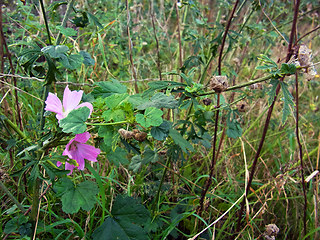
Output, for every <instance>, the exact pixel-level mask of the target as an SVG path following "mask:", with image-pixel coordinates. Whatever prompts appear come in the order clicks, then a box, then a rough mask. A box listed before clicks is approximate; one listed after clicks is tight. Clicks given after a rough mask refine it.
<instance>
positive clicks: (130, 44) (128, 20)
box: [126, 0, 139, 93]
mask: <svg viewBox="0 0 320 240" xmlns="http://www.w3.org/2000/svg"><path fill="white" fill-rule="evenodd" d="M126 7H127V34H128V46H129V57H130V63H131V68H132V76H133V79H134V89H135V91H136V93H139V89H138V79H137V72H136V69H135V67H134V64H133V57H132V40H131V37H130V28H129V24H130V11H129V2H128V0H126Z"/></svg>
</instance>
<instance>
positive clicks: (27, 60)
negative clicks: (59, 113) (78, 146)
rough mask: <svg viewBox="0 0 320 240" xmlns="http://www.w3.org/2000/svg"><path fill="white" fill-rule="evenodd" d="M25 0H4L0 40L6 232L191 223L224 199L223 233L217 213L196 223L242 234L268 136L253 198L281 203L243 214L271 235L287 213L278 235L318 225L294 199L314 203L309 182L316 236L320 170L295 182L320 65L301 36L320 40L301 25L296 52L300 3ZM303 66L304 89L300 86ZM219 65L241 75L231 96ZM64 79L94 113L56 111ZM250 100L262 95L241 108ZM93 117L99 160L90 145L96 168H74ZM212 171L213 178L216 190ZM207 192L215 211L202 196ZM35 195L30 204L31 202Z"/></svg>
mask: <svg viewBox="0 0 320 240" xmlns="http://www.w3.org/2000/svg"><path fill="white" fill-rule="evenodd" d="M11 2H12V3H11ZM11 2H10V1H5V2H4V4H5V7H4V8H3V24H2V28H3V29H2V30H3V32H4V39H3V40H5V42H4V41H1V42H2V43H1V44H2V45H3V46H2V47H3V54H2V55H1V54H0V55H1V56H2V59H1V60H2V70H1V71H2V72H1V73H2V75H1V84H2V85H3V88H2V90H3V91H2V92H1V93H0V95H1V96H0V98H1V109H2V112H1V117H0V127H1V129H3V131H2V132H1V134H0V159H1V160H0V161H1V162H0V164H1V173H0V175H1V177H2V178H1V180H2V181H1V183H3V184H4V185H5V186H7V188H8V189H9V190H8V191H3V193H4V194H3V195H2V198H1V201H2V202H3V204H4V205H3V206H4V207H3V208H2V212H1V218H0V224H1V226H5V227H3V228H2V229H1V230H2V231H3V232H2V233H0V234H2V235H1V237H2V238H5V237H6V234H11V235H10V236H8V237H7V238H8V239H9V238H21V239H29V238H31V236H33V232H32V231H33V225H31V223H34V222H37V223H38V224H37V232H36V234H35V235H36V238H37V239H77V238H79V239H80V238H88V239H98V240H99V239H117V238H118V239H189V238H193V237H194V236H195V234H197V233H199V232H200V231H201V230H203V226H208V225H209V224H210V223H212V222H213V221H214V220H216V219H218V218H219V217H221V216H222V215H221V214H222V213H225V212H226V211H228V214H226V215H224V217H223V218H222V219H220V220H219V221H218V222H217V223H216V224H214V233H212V231H211V229H212V228H209V229H208V230H207V231H205V232H204V233H202V234H201V236H198V238H203V239H212V238H214V236H215V238H217V239H224V238H232V236H231V235H230V234H231V233H234V232H235V230H236V223H237V219H236V218H237V217H236V216H239V215H240V214H239V207H240V202H239V201H240V199H241V197H242V193H243V191H244V190H245V187H246V186H247V185H246V184H245V182H244V177H245V176H247V169H246V167H244V159H247V165H248V166H247V168H248V171H252V169H253V168H252V167H253V165H252V160H253V159H254V156H256V151H257V149H258V146H259V144H260V141H263V147H262V148H261V152H260V154H259V155H260V156H261V158H258V159H259V160H258V162H257V164H256V165H255V172H254V174H253V175H252V176H254V179H253V181H252V184H251V186H250V189H249V192H248V196H247V200H248V205H250V208H251V210H252V209H253V210H254V209H260V206H259V205H263V204H265V203H266V202H268V212H267V213H266V212H263V211H262V212H261V213H260V214H261V216H260V218H254V217H253V214H252V213H253V212H252V211H251V212H250V211H249V212H248V213H249V215H248V224H250V226H251V227H250V228H247V227H243V226H241V229H240V230H239V231H240V235H239V236H238V238H239V239H255V238H259V236H260V237H261V236H263V235H264V231H265V226H266V225H268V224H270V223H276V224H277V225H278V227H279V228H280V229H281V231H280V232H279V233H278V236H276V238H277V239H278V238H279V239H306V238H307V237H306V236H303V235H304V234H303V230H302V228H303V227H302V226H303V222H302V221H303V220H302V218H303V217H302V212H303V211H295V209H303V208H302V205H303V204H304V203H303V201H304V199H303V197H302V195H303V192H304V189H305V191H306V193H307V195H306V197H307V200H308V209H307V212H306V213H307V216H309V218H308V219H307V221H306V224H307V230H308V234H307V236H308V235H309V237H310V238H317V235H316V233H317V231H318V229H317V228H316V227H315V226H316V224H315V223H316V220H315V219H316V216H315V215H314V214H315V212H316V211H312V209H315V206H313V205H312V204H313V202H314V201H313V199H314V198H316V196H315V194H314V192H315V191H314V189H315V188H316V187H317V186H318V180H317V178H316V177H313V178H310V181H309V182H308V183H307V184H308V186H307V187H306V188H303V187H302V186H301V184H297V183H299V182H301V175H300V173H299V171H300V170H301V167H299V164H300V162H302V160H305V159H308V166H309V168H305V169H303V170H304V171H303V173H305V174H306V176H312V174H313V173H312V171H310V169H316V161H314V159H316V158H315V157H314V156H316V155H315V154H316V153H317V152H318V145H317V143H318V140H317V139H316V138H315V137H316V136H318V135H319V133H318V129H319V128H320V126H319V123H320V122H319V121H318V120H319V116H318V112H317V106H319V99H318V98H317V96H318V95H319V94H318V91H319V89H318V88H319V84H318V78H317V76H318V75H315V76H316V78H315V80H312V79H311V81H309V82H307V81H305V78H307V79H308V80H309V77H310V75H312V73H313V71H311V70H312V69H311V68H309V69H301V68H300V67H298V68H297V67H296V66H295V65H294V64H293V63H295V61H296V60H300V61H301V60H304V59H305V58H306V59H309V60H310V61H312V62H314V63H316V62H319V56H318V55H317V54H314V56H313V57H312V58H311V53H309V52H308V50H304V52H303V54H304V55H301V53H300V55H299V52H297V50H298V46H299V44H303V43H304V44H306V46H308V47H311V46H312V49H317V48H319V41H318V37H317V32H316V31H315V32H310V33H309V34H307V35H304V34H305V33H306V32H305V29H304V28H303V27H302V28H301V27H299V28H295V29H297V32H296V34H295V35H297V36H299V37H301V36H302V39H301V40H300V41H299V42H298V43H294V42H293V45H294V49H292V50H293V51H292V53H293V55H292V57H291V59H290V61H289V62H288V63H285V62H284V61H285V59H286V55H287V49H288V47H287V44H288V42H289V36H290V34H291V32H290V31H291V29H292V25H291V24H292V22H293V21H292V20H293V13H294V12H293V11H291V10H292V9H293V3H291V2H290V3H289V1H242V2H241V5H240V6H238V7H237V8H236V16H233V18H230V17H231V16H230V13H231V11H232V9H233V6H234V5H233V4H234V3H232V1H210V4H203V3H204V1H180V2H181V6H178V8H177V11H175V5H174V4H176V3H174V1H153V3H152V4H145V3H146V1H141V0H137V1H128V12H127V6H126V5H125V4H124V1H115V0H109V1H105V0H98V1H95V2H94V4H90V3H89V4H88V3H87V1H71V0H70V1H51V2H52V3H51V4H50V6H47V2H45V5H44V7H45V9H44V11H42V9H41V6H40V5H39V6H37V4H38V3H35V4H30V2H28V1H26V4H25V5H24V4H23V2H24V1H19V0H18V1H11ZM262 9H263V10H264V12H265V14H263V13H262V12H261V11H262ZM317 9H318V2H317V1H305V2H303V1H301V3H300V8H299V12H300V13H301V12H303V14H300V15H299V18H298V19H297V22H298V26H300V25H301V26H303V25H306V26H307V25H310V26H312V25H314V24H316V20H315V18H314V13H315V12H316V10H317ZM42 12H45V13H46V15H43V13H42ZM148 16H151V17H148ZM266 16H268V19H267V18H266ZM228 19H232V21H231V25H230V29H229V31H228V32H227V34H226V35H225V33H226V26H227V21H228ZM43 20H47V21H46V22H47V23H48V25H47V24H46V22H44V21H43ZM65 20H66V21H65ZM177 23H179V24H180V32H179V29H178V28H177ZM271 23H272V24H271ZM129 33H130V34H129ZM129 35H130V36H129ZM280 35H281V36H280ZM224 36H226V38H225V40H226V42H225V45H224V46H223V44H222V40H223V37H224ZM4 43H6V45H4ZM52 43H53V44H52ZM302 46H303V45H302ZM6 47H8V50H9V51H7V48H6ZM220 50H222V52H221V53H222V55H221V56H220ZM260 53H261V54H260ZM314 53H315V52H314ZM220 57H221V58H220ZM220 60H221V62H220ZM220 67H221V69H220ZM314 69H317V70H318V65H317V64H314ZM218 73H219V74H218ZM295 74H297V76H298V83H299V92H298V96H299V99H293V97H292V95H291V93H292V92H294V91H295V90H294V89H293V90H291V89H290V88H291V86H294V79H293V78H292V77H290V76H291V75H295ZM13 75H14V76H13ZM217 75H223V76H227V79H228V85H229V87H228V89H227V91H225V92H222V93H221V94H220V98H219V99H220V102H219V103H218V102H217V101H218V98H217V95H216V92H215V91H214V82H213V81H212V80H213V78H212V77H213V76H217ZM116 79H117V80H116ZM267 81H269V82H267ZM253 83H255V84H254V85H253ZM66 85H69V87H70V86H72V88H73V89H77V90H80V89H81V90H83V91H84V95H83V99H82V101H86V102H90V103H92V105H93V112H92V113H91V115H90V118H88V116H89V109H88V108H86V107H84V108H79V109H75V110H73V111H71V112H69V113H68V116H67V117H66V118H64V119H62V120H60V121H59V122H58V121H57V119H56V117H55V114H49V113H48V112H45V113H44V114H43V111H42V110H43V108H44V106H45V104H46V103H45V100H46V99H45V97H46V94H47V92H51V93H55V94H57V95H58V96H60V95H61V93H62V92H63V89H64V88H65V86H66ZM289 86H290V87H289ZM137 90H138V91H137ZM302 92H303V94H301V93H302ZM297 100H299V101H300V102H299V106H301V107H300V108H299V114H300V118H299V119H300V123H299V126H298V127H299V132H300V133H299V134H300V135H299V136H308V137H307V138H303V139H304V147H303V150H306V151H307V152H308V154H307V155H306V156H305V155H303V159H295V156H299V154H296V153H297V152H298V151H299V149H298V147H297V146H298V144H297V140H296V135H295V131H294V129H296V127H297V126H296V125H295V121H294V119H290V118H289V116H290V114H292V112H295V111H296V109H295V108H294V107H295V103H294V101H297ZM242 101H244V102H245V103H246V106H247V105H248V106H247V107H245V108H242V103H241V102H242ZM56 104H59V103H56ZM271 104H272V107H274V110H273V112H272V115H271V116H270V119H271V122H270V124H269V127H268V131H267V132H266V137H265V138H264V139H261V136H262V129H264V128H265V126H266V124H265V119H266V112H267V111H268V109H269V108H270V107H271ZM59 107H60V105H59ZM217 108H219V116H216V115H215V114H216V113H217V112H218V111H217ZM237 109H238V110H237ZM279 109H280V114H279V112H278V111H279ZM281 111H282V112H281ZM43 115H44V116H43ZM301 115H303V117H301ZM215 117H218V122H215V121H216V118H215ZM280 119H281V120H280ZM43 123H45V124H44V127H42V124H43ZM216 125H217V126H218V128H217V129H215V126H216ZM85 131H87V132H89V133H90V139H89V140H88V141H87V142H86V145H90V146H91V147H95V148H99V149H100V150H101V153H100V154H99V156H98V158H97V162H96V163H95V164H93V165H91V164H90V162H89V161H90V160H93V159H91V155H90V154H91V150H92V148H91V147H87V152H85V155H86V157H87V158H89V159H87V158H86V160H85V161H86V170H84V171H80V170H78V169H75V170H74V171H73V173H72V175H70V176H68V177H67V176H66V174H68V173H70V171H69V170H64V168H65V163H66V162H68V163H69V164H72V165H74V166H78V163H77V161H76V160H74V159H68V158H67V157H66V156H63V155H62V153H63V151H64V149H65V146H66V144H67V143H68V142H69V141H70V140H71V139H72V138H74V137H75V134H80V133H83V132H85ZM214 134H216V136H215V135H214ZM215 138H216V139H217V142H216V143H215V144H216V153H215V156H216V157H217V158H216V159H214V160H216V161H215V164H214V166H212V162H211V161H212V154H213V153H212V149H213V144H214V143H213V139H215ZM275 139H276V141H275ZM90 149H91V150H90ZM92 158H94V156H92ZM260 159H262V160H263V161H260ZM61 163H62V166H61V167H60V166H59V167H57V166H56V165H60V164H61ZM7 173H8V174H7ZM211 173H212V174H213V175H211ZM297 173H299V174H297ZM306 176H305V177H306ZM208 177H212V180H213V182H214V184H212V185H211V186H209V188H208V191H207V192H206V193H205V194H204V190H203V189H206V187H207V186H206V184H207V183H208V182H210V181H207V180H208ZM273 178H274V179H275V181H270V179H273ZM275 183H276V184H275ZM51 186H53V188H52V187H51ZM97 186H99V188H98V187H97ZM10 193H11V195H10ZM203 194H204V195H203ZM125 195H126V196H125ZM133 196H134V197H135V198H133ZM202 197H204V199H203V200H204V206H203V207H204V209H205V211H201V212H199V211H197V209H199V208H198V207H199V199H201V198H202ZM137 199H139V200H137ZM274 199H276V201H270V200H274ZM14 200H16V201H14ZM238 200H239V201H238ZM236 201H238V203H237V204H235V205H233V203H235V202H236ZM288 201H290V208H288V207H287V203H288ZM19 202H20V203H21V204H23V206H22V207H21V208H20V207H19V204H17V203H19ZM96 203H97V204H96ZM29 206H31V209H32V210H31V212H30V213H28V215H27V217H24V216H23V215H22V214H23V213H20V212H19V211H21V212H24V211H25V209H28V207H29ZM38 206H39V208H40V209H39V211H37V210H38V209H37V208H38ZM213 206H214V207H213ZM38 212H39V214H38ZM275 215H276V216H277V221H276V222H275V221H274V216H275ZM287 216H290V218H287ZM261 219H263V221H262V220H261ZM195 222H198V223H200V222H201V224H194V223H195ZM283 229H286V230H287V231H285V232H284V231H282V230H283ZM0 232H1V231H0ZM1 237H0V238H1Z"/></svg>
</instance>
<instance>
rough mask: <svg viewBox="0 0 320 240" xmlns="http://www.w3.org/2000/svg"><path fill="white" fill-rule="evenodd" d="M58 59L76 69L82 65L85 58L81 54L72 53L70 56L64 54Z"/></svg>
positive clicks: (68, 66) (66, 66) (67, 66)
mask: <svg viewBox="0 0 320 240" xmlns="http://www.w3.org/2000/svg"><path fill="white" fill-rule="evenodd" d="M58 60H59V62H60V63H61V64H62V65H63V66H64V67H65V68H68V69H70V70H75V69H77V68H79V67H81V64H82V63H83V60H84V59H83V57H82V55H80V54H72V55H70V56H68V55H63V56H61V57H60V58H59V59H58Z"/></svg>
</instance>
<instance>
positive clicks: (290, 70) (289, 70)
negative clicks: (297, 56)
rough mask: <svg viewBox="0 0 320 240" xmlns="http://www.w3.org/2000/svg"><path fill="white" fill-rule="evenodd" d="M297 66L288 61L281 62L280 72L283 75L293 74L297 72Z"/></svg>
mask: <svg viewBox="0 0 320 240" xmlns="http://www.w3.org/2000/svg"><path fill="white" fill-rule="evenodd" d="M296 70H297V68H296V66H295V65H294V64H288V63H283V64H281V69H280V72H281V74H283V75H286V74H289V75H292V74H295V73H296Z"/></svg>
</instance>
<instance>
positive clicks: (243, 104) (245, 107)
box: [237, 100, 249, 112]
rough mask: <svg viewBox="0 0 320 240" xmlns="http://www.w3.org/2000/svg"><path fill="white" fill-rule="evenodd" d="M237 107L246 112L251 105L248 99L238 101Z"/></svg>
mask: <svg viewBox="0 0 320 240" xmlns="http://www.w3.org/2000/svg"><path fill="white" fill-rule="evenodd" d="M237 108H238V111H239V112H246V111H248V109H249V105H248V103H247V102H246V101H243V100H242V101H240V102H238V103H237Z"/></svg>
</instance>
